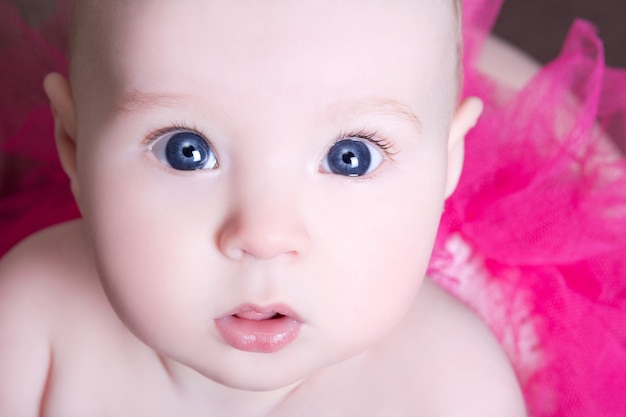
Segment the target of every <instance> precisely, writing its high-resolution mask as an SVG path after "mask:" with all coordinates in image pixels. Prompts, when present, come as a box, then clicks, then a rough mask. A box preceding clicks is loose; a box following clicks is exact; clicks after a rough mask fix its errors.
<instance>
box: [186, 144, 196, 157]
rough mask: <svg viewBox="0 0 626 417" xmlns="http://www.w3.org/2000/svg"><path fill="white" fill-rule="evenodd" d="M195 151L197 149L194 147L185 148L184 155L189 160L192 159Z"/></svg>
mask: <svg viewBox="0 0 626 417" xmlns="http://www.w3.org/2000/svg"><path fill="white" fill-rule="evenodd" d="M194 151H195V148H194V147H193V146H186V147H185V148H183V155H185V156H186V157H187V158H191V157H192V156H193V152H194Z"/></svg>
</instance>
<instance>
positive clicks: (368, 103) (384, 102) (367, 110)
mask: <svg viewBox="0 0 626 417" xmlns="http://www.w3.org/2000/svg"><path fill="white" fill-rule="evenodd" d="M331 112H332V113H331V114H342V115H343V114H346V113H348V114H357V115H362V116H367V115H371V114H378V115H382V116H387V117H394V118H398V119H400V120H401V121H404V122H407V123H408V124H409V125H411V127H413V128H414V129H415V130H416V131H418V132H421V131H422V127H423V124H422V120H421V119H420V118H419V116H417V114H415V112H414V111H413V109H412V108H411V106H409V105H408V104H406V103H404V102H402V101H398V100H395V99H389V98H373V99H365V100H359V101H356V102H353V103H349V104H347V105H346V104H337V105H335V106H332V107H331Z"/></svg>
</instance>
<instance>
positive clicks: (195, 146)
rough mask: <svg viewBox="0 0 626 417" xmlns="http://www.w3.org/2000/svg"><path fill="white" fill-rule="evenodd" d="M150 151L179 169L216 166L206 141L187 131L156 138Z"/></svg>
mask: <svg viewBox="0 0 626 417" xmlns="http://www.w3.org/2000/svg"><path fill="white" fill-rule="evenodd" d="M152 151H153V152H154V153H155V155H156V156H157V158H158V159H159V160H160V161H161V162H162V163H163V164H165V165H168V166H170V167H172V168H174V169H176V170H179V171H194V170H198V169H214V168H216V167H217V158H216V157H215V154H214V153H213V150H212V149H211V147H210V146H209V144H208V143H207V141H206V140H205V139H204V138H203V137H202V136H200V135H198V134H197V133H193V132H189V131H178V132H174V133H170V134H167V135H164V136H163V137H161V138H159V139H157V141H156V143H155V144H154V146H153V147H152Z"/></svg>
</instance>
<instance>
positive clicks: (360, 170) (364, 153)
mask: <svg viewBox="0 0 626 417" xmlns="http://www.w3.org/2000/svg"><path fill="white" fill-rule="evenodd" d="M371 160H372V155H371V151H370V149H369V148H368V146H367V145H366V144H364V143H363V142H361V141H358V140H351V139H345V140H342V141H339V142H337V143H336V144H335V145H334V146H333V147H332V148H331V149H330V151H329V152H328V167H329V168H330V170H331V171H332V172H333V173H334V174H339V175H346V176H349V177H357V176H361V175H365V174H366V173H367V172H368V170H369V168H370V165H371Z"/></svg>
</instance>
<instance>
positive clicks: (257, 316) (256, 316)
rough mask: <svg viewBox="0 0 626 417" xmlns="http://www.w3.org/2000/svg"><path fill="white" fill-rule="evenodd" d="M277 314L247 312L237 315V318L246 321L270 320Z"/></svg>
mask: <svg viewBox="0 0 626 417" xmlns="http://www.w3.org/2000/svg"><path fill="white" fill-rule="evenodd" d="M275 315H276V313H271V312H270V313H259V312H258V311H245V312H243V313H238V314H235V317H239V318H240V319H245V320H268V319H271V318H272V317H274V316H275Z"/></svg>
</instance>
